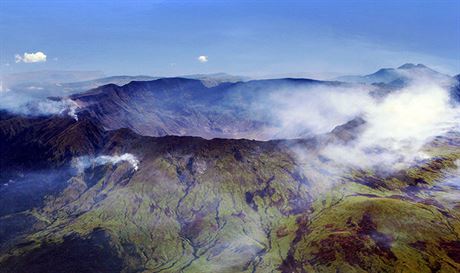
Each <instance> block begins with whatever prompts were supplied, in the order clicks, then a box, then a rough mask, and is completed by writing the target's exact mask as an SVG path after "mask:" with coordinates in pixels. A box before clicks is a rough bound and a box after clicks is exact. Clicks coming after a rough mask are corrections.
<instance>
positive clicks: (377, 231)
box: [0, 140, 460, 273]
mask: <svg viewBox="0 0 460 273" xmlns="http://www.w3.org/2000/svg"><path fill="white" fill-rule="evenodd" d="M136 145H137V146H136ZM136 145H134V146H133V147H134V148H136V147H137V149H139V151H142V153H143V154H144V155H143V157H142V160H141V165H140V169H139V170H138V171H133V170H132V168H131V167H130V166H129V164H125V163H123V164H119V165H117V166H107V167H105V168H104V169H103V170H98V171H99V172H101V171H102V173H103V175H102V176H101V177H100V179H98V180H97V181H96V182H95V183H94V184H93V185H89V184H88V181H87V179H88V176H90V175H91V174H90V173H91V172H92V171H94V172H95V171H96V170H89V171H88V173H89V174H86V176H84V175H80V176H77V177H75V178H73V179H72V180H70V181H69V182H68V187H67V188H66V189H65V190H64V191H63V192H61V193H60V194H59V195H56V196H48V197H47V198H46V202H45V205H44V207H39V208H34V209H33V210H30V211H27V212H25V213H28V214H29V215H32V216H34V217H35V218H36V219H37V223H40V225H41V226H40V227H38V226H37V228H35V229H33V231H31V232H29V233H27V234H25V235H22V237H21V238H20V240H21V241H22V242H26V243H27V244H26V245H25V244H24V245H16V246H14V247H11V248H9V249H8V251H3V252H2V256H1V259H0V264H3V266H2V268H3V269H0V272H7V271H5V270H6V269H5V268H10V269H11V268H14V265H12V262H11V260H12V258H11V257H12V256H18V257H21V255H22V256H24V255H26V254H29V255H33V253H35V252H36V251H37V249H40V248H41V247H43V246H44V245H45V243H46V245H49V244H62V243H63V242H64V241H65V239H64V238H66V236H69V235H70V234H76V235H78V236H79V237H81V238H87V237H90V236H91V235H92V234H94V231H95V230H103V231H105V232H106V233H107V234H108V236H109V239H110V245H111V247H112V248H113V249H115V250H116V252H117V253H118V255H119V257H121V258H122V260H123V263H124V264H123V268H124V272H146V273H147V272H458V271H460V260H459V259H460V257H459V253H458V251H460V249H459V248H457V247H458V245H460V238H459V236H460V204H459V198H458V197H459V196H460V195H458V194H460V190H459V189H455V188H452V187H450V186H448V185H444V184H443V181H445V180H446V179H448V178H449V177H451V176H455V175H456V173H455V172H456V165H455V160H457V159H458V158H460V150H459V149H458V148H457V147H453V146H448V145H438V146H435V147H430V148H427V150H429V153H430V154H431V155H432V156H434V158H435V159H433V160H431V161H429V162H426V163H423V164H420V165H418V166H414V167H411V168H408V169H407V170H404V171H401V172H396V173H389V174H386V175H385V176H382V175H378V174H375V173H373V172H369V171H363V170H354V171H352V172H349V173H346V174H341V175H331V174H323V173H319V172H315V171H314V168H315V167H314V166H317V165H315V164H313V163H312V164H311V165H308V166H302V165H301V164H300V165H299V164H298V163H297V162H296V160H295V159H294V157H293V156H292V154H290V153H289V152H287V151H283V150H280V149H279V148H277V147H266V146H264V145H268V144H258V143H257V142H254V143H250V142H248V143H245V144H244V145H237V144H235V141H233V142H231V141H229V142H226V141H222V140H218V143H217V144H216V143H214V142H212V143H211V142H209V143H208V142H206V141H202V142H200V143H197V144H194V145H195V146H194V147H193V149H194V150H193V152H192V151H189V150H180V149H175V148H164V149H161V148H158V147H155V146H153V145H148V144H142V145H140V144H136ZM172 147H174V146H172ZM139 151H138V152H139ZM134 152H136V151H134ZM449 196H456V197H457V198H448V197H449ZM44 223H46V224H45V225H44ZM23 262H25V263H26V262H27V261H23Z"/></svg>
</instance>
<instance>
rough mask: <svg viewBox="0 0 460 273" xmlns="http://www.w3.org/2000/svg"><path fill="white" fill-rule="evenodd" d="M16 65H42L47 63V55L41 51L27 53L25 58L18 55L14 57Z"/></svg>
mask: <svg viewBox="0 0 460 273" xmlns="http://www.w3.org/2000/svg"><path fill="white" fill-rule="evenodd" d="M14 59H15V62H16V63H20V62H23V63H40V62H46V55H45V53H43V52H41V51H37V52H35V53H27V52H25V53H24V55H23V56H21V55H19V54H16V55H15V56H14Z"/></svg>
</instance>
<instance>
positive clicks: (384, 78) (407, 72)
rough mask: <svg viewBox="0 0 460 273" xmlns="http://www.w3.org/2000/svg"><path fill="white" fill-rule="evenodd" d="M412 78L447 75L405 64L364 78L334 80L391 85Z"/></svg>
mask: <svg viewBox="0 0 460 273" xmlns="http://www.w3.org/2000/svg"><path fill="white" fill-rule="evenodd" d="M413 76H419V77H424V76H430V77H437V78H440V79H442V78H446V77H449V76H448V75H445V74H442V73H439V72H437V71H435V70H433V69H431V68H429V67H427V66H425V65H423V64H411V63H406V64H403V65H401V66H400V67H398V68H382V69H380V70H378V71H377V72H375V73H372V74H369V75H364V76H342V77H338V78H336V80H338V81H344V82H355V83H391V82H394V81H398V80H399V81H401V80H407V79H408V78H409V77H413Z"/></svg>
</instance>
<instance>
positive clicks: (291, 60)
mask: <svg viewBox="0 0 460 273" xmlns="http://www.w3.org/2000/svg"><path fill="white" fill-rule="evenodd" d="M459 14H460V1H446V0H444V1H443V0H436V1H424V0H412V1H401V0H400V1H338V0H337V1H141V0H131V1H128V0H126V1H124V0H111V1H101V0H99V1H98V0H93V1H90V0H88V1H81V0H72V1H70V0H55V1H42V0H34V1H21V0H2V1H0V35H1V37H2V38H1V44H0V53H1V63H2V72H3V73H10V72H21V71H29V70H42V69H58V70H101V71H104V72H105V73H106V74H107V75H119V74H131V75H134V74H144V75H161V76H171V75H182V74H194V73H213V72H227V73H231V74H239V75H248V76H270V75H272V76H277V75H289V74H299V75H305V76H316V77H317V78H322V77H328V76H331V75H334V74H335V73H348V74H350V73H351V74H353V73H366V72H372V71H374V70H376V69H378V68H381V67H394V66H399V65H400V64H402V63H405V62H415V63H424V64H426V65H429V66H431V67H433V68H435V69H438V70H440V71H442V72H445V73H450V74H457V73H460V15H459ZM37 51H41V52H43V53H45V54H46V55H47V59H46V62H37V63H24V62H19V63H15V54H20V55H21V56H22V55H23V54H24V53H25V52H28V53H33V52H37ZM201 55H204V56H207V60H208V61H207V62H199V61H198V57H199V56H201Z"/></svg>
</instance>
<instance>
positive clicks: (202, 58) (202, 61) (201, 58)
mask: <svg viewBox="0 0 460 273" xmlns="http://www.w3.org/2000/svg"><path fill="white" fill-rule="evenodd" d="M198 61H199V62H200V63H206V62H208V56H205V55H201V56H199V57H198Z"/></svg>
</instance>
